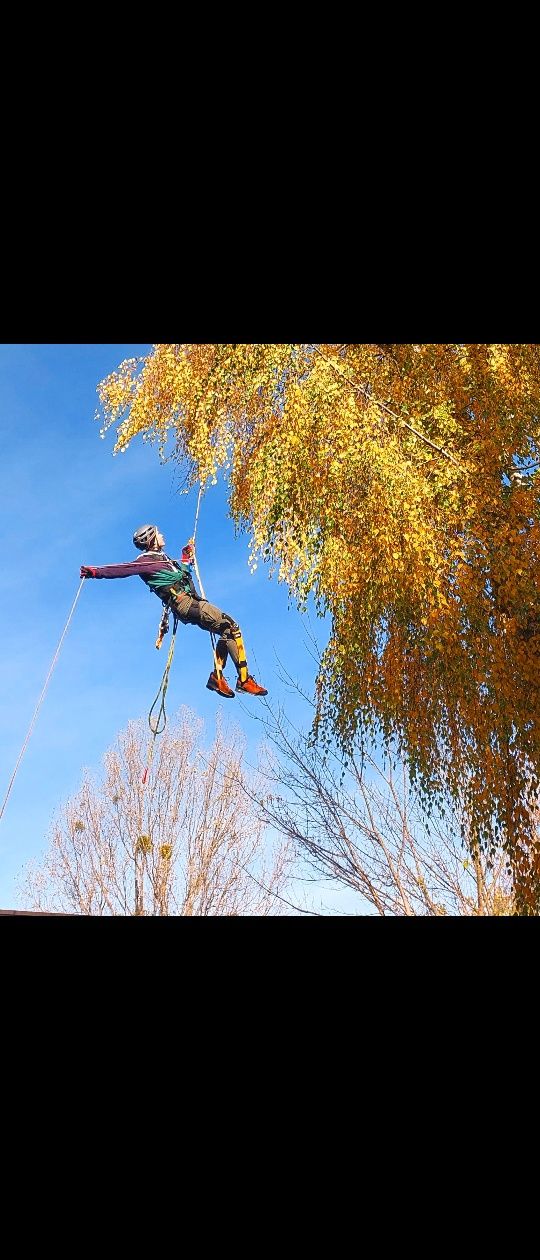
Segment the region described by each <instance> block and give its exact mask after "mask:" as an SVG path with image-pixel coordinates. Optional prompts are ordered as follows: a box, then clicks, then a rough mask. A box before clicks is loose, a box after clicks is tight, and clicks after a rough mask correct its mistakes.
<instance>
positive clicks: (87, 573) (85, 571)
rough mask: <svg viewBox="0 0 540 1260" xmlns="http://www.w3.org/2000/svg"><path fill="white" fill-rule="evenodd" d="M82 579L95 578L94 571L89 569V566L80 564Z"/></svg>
mask: <svg viewBox="0 0 540 1260" xmlns="http://www.w3.org/2000/svg"><path fill="white" fill-rule="evenodd" d="M80 576H81V577H82V578H83V577H84V578H91V577H94V578H95V576H96V569H93V568H91V566H90V565H89V564H81V574H80Z"/></svg>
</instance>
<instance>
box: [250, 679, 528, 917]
mask: <svg viewBox="0 0 540 1260" xmlns="http://www.w3.org/2000/svg"><path fill="white" fill-rule="evenodd" d="M259 720H260V721H261V722H262V724H263V726H264V731H265V736H266V739H267V743H266V745H265V747H266V749H267V758H268V760H267V765H266V785H267V786H266V791H265V793H264V794H261V796H260V797H259V800H258V804H259V808H260V812H261V818H262V820H263V821H264V822H265V823H266V824H267V825H269V826H271V827H272V828H273V829H275V830H277V831H278V832H280V833H281V834H282V835H283V836H284V837H285V838H286V839H287V841H289V842H290V843H291V844H292V845H293V846H294V848H295V850H296V852H297V853H298V855H299V856H303V858H304V859H305V860H307V863H308V866H310V867H311V869H312V872H313V875H314V877H315V878H317V879H319V880H320V879H321V877H322V878H323V879H327V880H328V881H329V882H331V883H332V884H335V883H336V882H337V883H338V884H340V885H341V886H342V887H345V888H347V889H350V890H352V891H354V892H356V893H358V909H357V913H358V914H372V913H375V914H378V915H382V916H384V915H394V916H395V915H398V916H403V915H406V916H440V915H452V916H469V917H470V916H509V915H513V914H515V913H516V907H515V901H514V898H513V893H512V881H511V879H510V876H509V871H508V859H507V857H506V855H505V853H504V852H503V851H502V850H500V851H499V853H498V854H496V855H495V856H494V857H491V858H489V857H487V856H486V855H484V854H482V853H481V851H480V849H479V848H476V849H474V850H473V852H472V854H471V853H469V852H468V849H467V846H465V845H464V844H463V841H462V832H463V826H462V819H461V817H460V814H459V812H458V811H456V810H455V809H453V808H452V805H451V802H447V809H446V811H445V812H444V813H443V812H441V811H438V812H437V813H436V815H435V816H434V817H432V818H431V819H430V820H429V821H428V820H427V819H426V816H425V814H424V812H423V810H422V808H421V806H420V804H419V801H418V799H417V797H416V794H415V793H414V792H413V791H411V787H410V783H409V780H408V775H407V771H406V768H405V766H404V765H403V763H402V762H401V763H400V762H399V761H398V762H397V764H392V762H391V761H390V760H388V763H387V765H386V767H383V765H382V764H380V763H378V762H377V761H376V760H375V759H374V758H373V757H371V756H369V755H368V754H362V751H361V749H359V748H358V749H357V750H356V752H354V751H353V753H352V755H350V757H349V760H348V761H347V762H346V763H345V762H344V760H343V758H342V757H341V756H340V754H339V751H338V750H337V749H336V748H334V749H331V750H327V751H326V754H325V757H324V760H321V757H320V752H319V750H318V749H317V748H316V747H314V745H313V742H312V741H310V740H309V739H308V738H306V736H305V734H304V733H303V732H301V731H299V730H297V729H296V728H295V726H294V725H293V723H292V722H291V721H290V720H289V719H288V717H287V715H286V713H285V712H284V711H283V710H279V711H277V712H273V711H272V709H271V707H270V705H269V704H268V703H267V704H266V705H265V715H264V717H263V718H260V719H259ZM268 750H271V752H270V753H269V752H268ZM269 788H270V790H268V789H269Z"/></svg>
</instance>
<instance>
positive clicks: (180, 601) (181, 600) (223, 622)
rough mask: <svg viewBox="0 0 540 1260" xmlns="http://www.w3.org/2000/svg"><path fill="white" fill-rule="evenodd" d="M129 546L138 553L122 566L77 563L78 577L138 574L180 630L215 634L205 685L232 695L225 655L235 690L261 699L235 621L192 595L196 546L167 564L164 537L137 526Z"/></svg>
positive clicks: (154, 529) (263, 691) (152, 527)
mask: <svg viewBox="0 0 540 1260" xmlns="http://www.w3.org/2000/svg"><path fill="white" fill-rule="evenodd" d="M133 542H134V544H135V546H136V547H137V549H138V551H142V553H143V554H142V555H141V556H139V557H138V558H137V559H135V560H129V561H127V563H125V564H106V565H102V566H101V567H100V568H95V567H94V566H92V565H88V564H83V565H81V578H124V577H132V576H135V575H137V576H138V577H141V578H142V580H143V582H144V583H145V584H146V586H149V587H150V590H152V591H153V592H154V594H155V595H157V596H158V597H159V599H160V600H161V601H162V603H163V604H164V605H165V607H166V608H167V609H169V610H170V611H171V612H172V613H173V616H174V617H176V618H177V619H178V621H181V622H182V624H183V625H184V626H199V627H200V629H201V630H207V631H208V632H209V633H210V634H217V635H219V636H220V637H219V640H218V643H217V645H216V650H215V658H214V659H215V669H214V670H212V673H211V674H210V677H209V679H208V682H207V684H206V686H207V687H208V689H209V691H217V692H218V693H219V695H220V696H227V697H228V698H233V697H234V691H231V688H230V687H229V685H228V683H227V680H226V679H225V678H224V676H223V671H224V669H225V665H226V663H227V657H228V656H230V657H231V659H232V661H233V664H234V667H235V669H236V672H237V675H238V680H237V683H236V690H237V691H239V692H245V693H246V695H249V696H266V695H268V692H267V690H266V688H265V687H260V686H259V684H258V683H257V682H255V679H254V678H253V675H252V674H248V668H247V661H246V653H245V648H244V642H243V639H242V633H241V630H240V627H239V625H237V623H236V621H235V620H234V617H231V616H230V615H229V613H225V612H222V611H221V609H219V608H216V606H215V604H210V603H209V602H208V600H206V599H203V598H202V596H201V595H198V594H197V591H196V588H195V585H194V582H193V578H192V575H191V566H192V564H193V562H194V560H195V543H194V540H193V539H192V538H190V540H189V542H187V543H186V546H185V547H184V548H183V550H182V559H181V561H180V560H171V559H170V557H169V556H167V555H166V554H165V551H164V550H163V549H164V547H165V539H164V537H163V534H162V533H161V532H160V530H159V529H158V527H157V525H141V527H140V529H136V530H135V533H134V535H133Z"/></svg>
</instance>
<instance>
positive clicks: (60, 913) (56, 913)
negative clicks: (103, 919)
mask: <svg viewBox="0 0 540 1260" xmlns="http://www.w3.org/2000/svg"><path fill="white" fill-rule="evenodd" d="M0 914H40V915H47V917H50V916H51V915H52V916H53V918H60V919H78V918H80V917H81V916H80V915H78V914H70V913H69V911H67V912H66V911H65V910H0Z"/></svg>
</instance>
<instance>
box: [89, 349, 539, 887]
mask: <svg viewBox="0 0 540 1260" xmlns="http://www.w3.org/2000/svg"><path fill="white" fill-rule="evenodd" d="M99 397H100V403H101V416H102V418H103V424H104V428H103V431H105V430H106V429H107V428H108V427H109V425H111V424H112V425H115V426H116V432H117V440H116V447H115V450H118V451H122V450H125V449H126V448H127V446H128V445H129V443H130V442H131V440H132V439H133V437H135V436H136V435H138V434H140V435H141V436H142V437H143V438H144V439H147V440H153V441H157V442H158V443H159V448H160V452H161V453H162V454H163V453H164V450H165V445H166V442H167V440H168V438H169V436H170V435H172V438H173V441H174V455H175V458H177V459H178V460H180V461H181V462H182V463H183V464H184V467H185V468H186V470H187V474H188V483H189V484H193V483H194V482H195V481H197V480H199V479H201V480H203V481H204V480H206V479H207V478H214V477H215V476H216V473H217V471H218V469H219V468H223V469H225V470H226V472H227V474H228V477H229V482H230V506H231V512H232V515H233V517H234V519H235V521H236V523H237V524H238V525H239V526H241V527H243V528H245V529H247V530H248V531H249V533H250V535H251V561H252V564H253V565H255V564H256V562H257V560H258V559H259V558H260V557H261V556H262V557H263V558H264V559H265V560H267V561H268V562H269V563H270V565H271V567H272V571H273V572H276V573H277V575H278V578H279V579H280V580H282V581H285V582H286V583H287V584H288V586H289V588H290V590H291V592H292V594H293V595H294V597H295V598H296V600H297V601H298V604H299V606H301V607H302V606H303V605H304V604H305V601H306V599H307V597H308V595H309V594H310V593H312V594H313V595H314V597H315V600H316V604H317V607H318V609H319V610H320V611H321V612H329V613H330V615H331V619H332V633H331V640H330V643H329V645H328V649H327V651H326V653H325V658H324V661H323V668H322V671H321V676H320V678H319V679H318V685H317V699H318V711H317V719H316V725H317V730H318V733H319V735H320V736H321V738H323V739H324V738H330V737H332V736H336V737H337V738H338V740H339V741H340V742H341V744H342V745H343V746H345V747H346V746H347V745H348V744H349V743H350V742H351V740H352V739H354V737H355V736H356V735H357V734H358V732H359V731H360V730H362V732H364V733H365V734H366V735H368V736H369V735H373V736H379V737H382V738H384V739H386V740H390V739H392V738H394V739H396V740H397V741H398V742H399V743H400V744H401V746H402V748H403V751H404V753H405V754H406V755H407V758H408V762H409V766H410V770H411V773H412V775H413V777H415V779H416V782H417V783H418V786H419V788H420V790H421V791H422V792H423V793H424V796H425V798H426V800H429V798H430V796H431V795H432V794H433V792H434V791H436V790H437V788H436V787H434V785H437V784H438V783H439V782H440V783H443V785H444V786H445V787H446V788H447V789H448V790H450V791H451V792H452V793H453V795H454V796H459V795H461V796H462V797H464V799H465V805H466V808H467V811H468V816H469V820H470V834H471V837H473V838H474V839H477V840H478V841H479V842H480V843H481V845H482V846H483V847H484V848H486V849H488V850H489V848H490V846H491V844H492V843H493V841H494V840H498V839H501V840H502V841H503V843H504V844H505V845H506V847H507V850H508V853H509V857H510V860H511V862H512V865H513V869H514V877H515V880H516V886H517V891H518V895H519V897H520V898H521V904H522V905H523V906H524V907H525V908H526V909H528V910H529V912H531V911H534V910H538V909H539V908H540V847H539V842H538V837H537V835H536V832H535V830H534V827H533V824H532V822H531V815H530V808H529V807H530V805H531V803H532V802H533V801H534V796H535V792H536V791H537V789H538V781H539V778H540V775H539V770H540V727H539V708H540V669H539V665H540V582H539V576H538V575H539V572H540V568H539V559H540V535H539V521H538V508H539V497H538V481H537V472H536V467H535V465H536V462H537V460H538V459H539V446H540V346H538V345H535V344H508V345H498V344H497V345H495V344H493V345H491V344H474V345H473V344H470V345H455V344H445V345H442V344H441V345H439V344H436V345H434V344H433V345H432V344H422V345H401V344H392V345H386V344H385V345H381V344H362V345H342V346H337V345H316V346H315V345H310V344H305V345H301V344H289V343H284V344H263V343H255V344H249V345H240V344H229V345H224V344H219V345H215V344H200V345H187V344H182V345H180V344H179V345H156V346H155V347H154V348H153V350H152V353H151V354H150V355H149V356H148V357H147V358H146V359H143V360H141V361H136V360H127V361H126V362H125V363H123V364H121V365H120V367H119V369H118V371H117V372H115V373H113V374H112V375H111V376H109V377H108V378H107V379H106V380H105V381H103V382H101V384H100V386H99ZM524 465H526V466H530V469H531V471H530V474H529V475H526V476H525V478H524V482H525V484H522V482H520V479H519V478H515V477H514V479H512V478H511V477H510V474H511V472H512V469H515V468H516V466H517V467H520V466H524ZM522 480H523V479H522Z"/></svg>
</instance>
